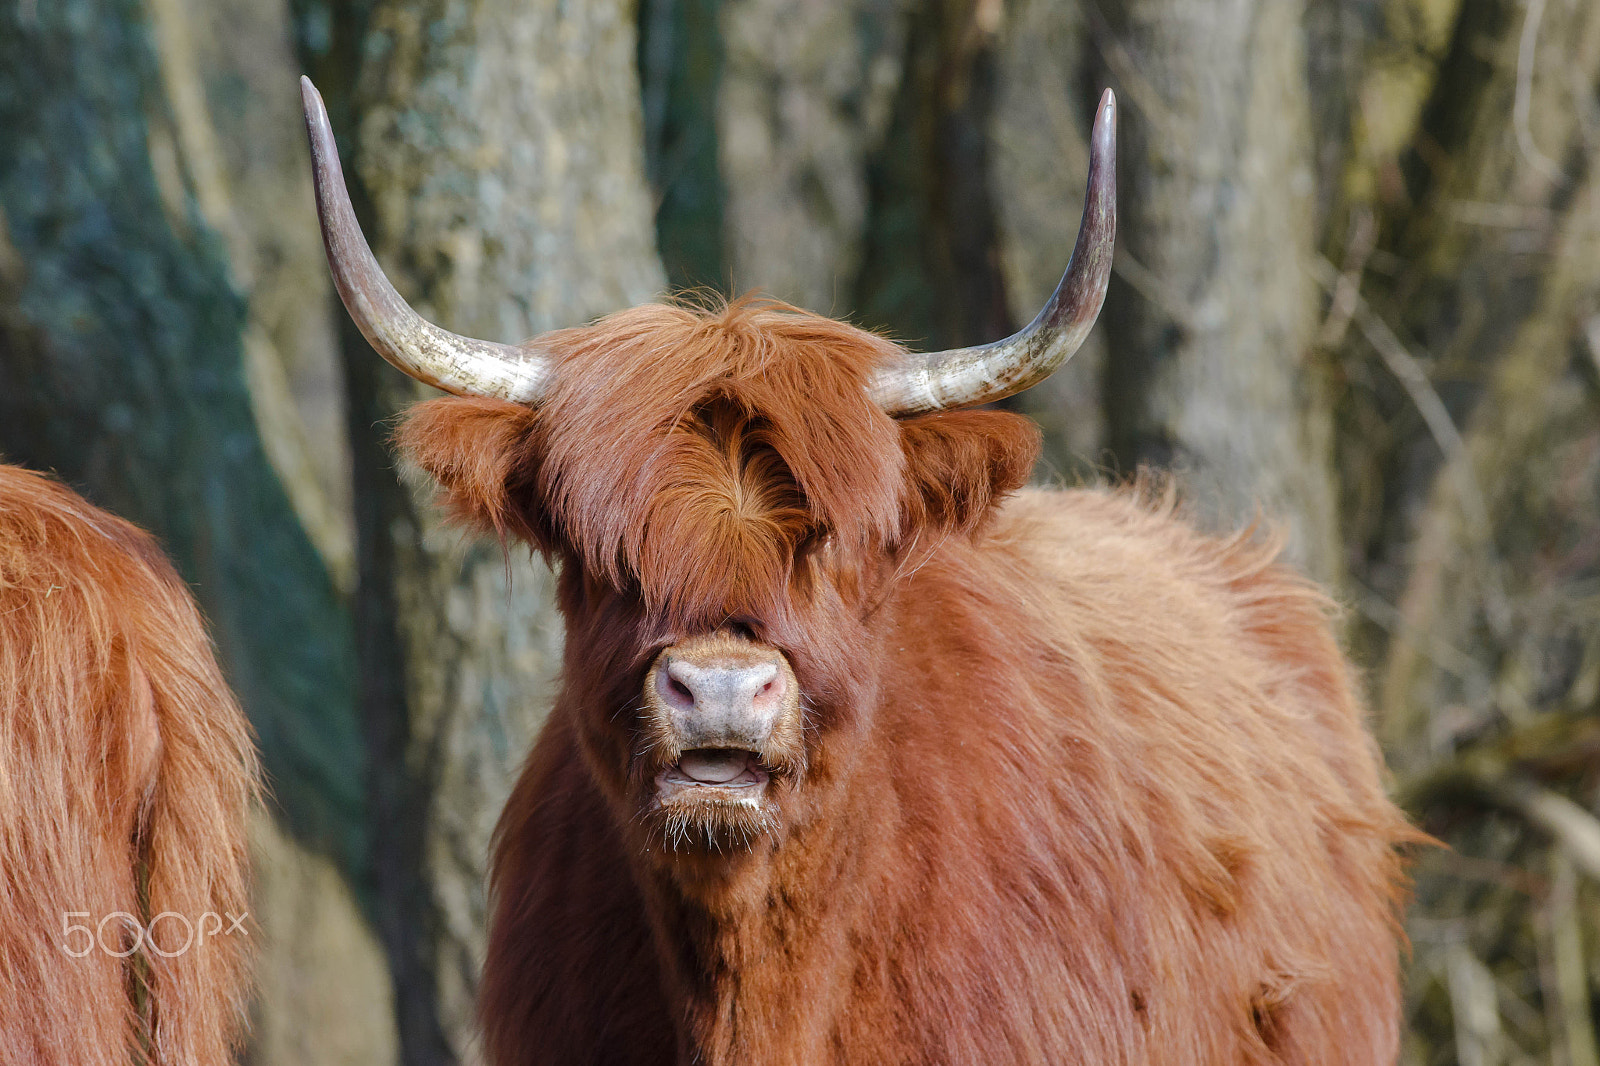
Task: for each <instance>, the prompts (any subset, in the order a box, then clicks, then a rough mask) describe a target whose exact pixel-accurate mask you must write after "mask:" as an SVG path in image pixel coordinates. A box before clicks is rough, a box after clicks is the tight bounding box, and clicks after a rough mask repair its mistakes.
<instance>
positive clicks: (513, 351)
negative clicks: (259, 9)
mask: <svg viewBox="0 0 1600 1066" xmlns="http://www.w3.org/2000/svg"><path fill="white" fill-rule="evenodd" d="M300 97H301V99H302V100H303V101H304V102H305V108H306V134H307V135H308V136H309V137H310V138H311V169H312V173H313V175H314V177H315V179H316V188H317V217H318V218H319V219H320V220H321V222H322V244H323V247H324V248H325V249H326V250H327V252H328V266H329V268H330V269H331V270H332V271H333V284H334V286H335V287H336V288H338V290H339V298H340V299H341V300H343V301H344V306H345V310H347V311H349V312H350V317H351V318H352V319H354V320H355V323H356V325H357V326H358V327H359V328H360V330H361V335H362V336H364V337H366V338H367V342H368V343H369V344H371V345H372V347H373V348H374V349H376V350H377V352H378V354H379V355H381V356H383V357H384V358H385V359H387V360H388V361H389V362H390V363H391V364H392V365H393V366H394V367H395V368H396V369H397V370H401V371H404V372H405V373H407V374H410V375H411V376H412V377H414V378H416V379H417V380H418V381H422V382H425V383H427V384H429V385H432V386H433V387H434V388H438V389H443V390H444V391H445V392H452V393H455V394H456V395H457V396H490V397H493V398H495V399H500V400H511V401H513V402H515V403H522V404H527V405H529V406H536V405H537V404H538V403H539V401H540V400H541V399H542V398H543V397H544V394H545V390H546V388H547V387H548V385H549V382H550V373H551V371H550V358H549V356H548V355H545V354H543V353H540V352H538V351H535V350H530V349H527V348H519V347H517V346H516V345H513V344H496V343H494V342H492V341H480V340H473V339H472V338H471V337H461V336H458V335H456V334H454V333H451V332H450V331H449V330H445V329H440V328H439V327H438V326H435V325H434V324H433V323H432V322H429V321H428V320H427V319H425V318H423V317H422V316H421V315H419V314H417V313H416V312H415V311H413V310H412V309H411V306H410V305H409V304H407V303H406V302H405V301H404V300H403V299H401V298H400V294H399V293H397V292H395V291H394V286H393V285H391V284H389V279H388V278H386V277H384V275H383V268H382V267H380V266H378V260H377V259H376V258H375V257H374V256H373V254H372V249H371V248H369V247H368V246H367V239H366V238H365V237H363V236H362V235H361V227H360V226H359V225H357V224H356V213H355V210H354V209H353V208H351V206H350V193H349V191H348V190H347V189H346V188H345V185H344V170H343V169H342V168H341V167H340V166H339V149H338V147H337V146H336V145H335V144H334V140H333V127H332V125H331V124H329V122H328V109H327V108H326V107H324V106H323V103H322V94H321V93H319V92H317V89H316V86H314V85H312V84H311V79H310V78H307V77H301V79H300Z"/></svg>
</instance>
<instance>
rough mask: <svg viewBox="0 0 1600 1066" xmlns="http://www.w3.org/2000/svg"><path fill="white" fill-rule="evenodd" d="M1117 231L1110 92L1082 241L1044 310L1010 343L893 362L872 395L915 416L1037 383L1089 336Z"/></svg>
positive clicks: (1102, 112)
mask: <svg viewBox="0 0 1600 1066" xmlns="http://www.w3.org/2000/svg"><path fill="white" fill-rule="evenodd" d="M1116 236H1117V100H1116V97H1115V96H1113V95H1112V93H1111V90H1110V89H1107V90H1106V92H1105V95H1104V96H1102V97H1100V108H1099V111H1098V112H1097V113H1096V115H1095V120H1094V132H1093V133H1092V134H1091V135H1090V139H1089V190H1088V192H1087V194H1086V195H1085V197H1084V203H1083V221H1082V222H1081V223H1079V225H1078V243H1077V245H1076V246H1075V247H1074V248H1073V249H1072V259H1071V261H1070V262H1068V263H1067V272H1066V273H1065V274H1063V275H1061V283H1060V284H1059V285H1057V286H1056V291H1055V293H1054V294H1053V295H1052V296H1051V297H1050V302H1049V303H1047V304H1045V305H1044V310H1042V311H1040V312H1039V314H1038V316H1037V317H1036V318H1034V320H1033V321H1032V322H1031V323H1029V324H1028V325H1027V327H1025V328H1024V329H1023V330H1022V331H1021V332H1020V333H1015V334H1013V335H1012V336H1010V337H1007V338H1006V339H1005V340H1001V341H994V342H992V343H990V344H980V345H978V346H977V347H974V348H956V349H953V350H951V351H944V352H932V353H930V354H927V355H913V356H912V357H911V359H910V360H909V361H908V362H907V363H903V364H901V365H899V366H894V367H885V368H884V369H882V370H880V371H879V372H878V374H877V376H876V377H875V378H874V379H873V382H872V385H871V394H872V398H873V399H874V400H876V401H877V402H878V405H879V406H881V407H882V408H883V409H884V410H885V411H887V412H889V413H890V414H891V415H912V414H918V413H920V412H923V411H944V410H949V409H951V408H954V407H971V406H972V405H973V404H980V403H989V402H990V401H992V400H1000V399H1004V398H1005V397H1007V396H1011V395H1013V394H1015V393H1019V392H1021V391H1022V390H1023V389H1026V388H1031V387H1032V386H1034V385H1037V384H1038V383H1039V382H1041V381H1043V380H1044V379H1045V378H1047V377H1049V376H1050V375H1051V374H1053V373H1054V372H1055V371H1056V370H1058V369H1060V367H1061V365H1062V364H1063V363H1065V362H1066V361H1067V360H1068V359H1069V358H1071V357H1072V353H1073V352H1075V351H1077V350H1078V346H1079V345H1080V344H1082V343H1083V339H1084V338H1085V337H1087V336H1088V335H1089V329H1090V327H1092V326H1093V325H1094V320H1095V316H1097V315H1098V314H1099V313H1100V305H1101V304H1103V303H1104V302H1105V299H1106V285H1107V284H1108V283H1109V282H1110V280H1111V252H1112V249H1113V247H1114V246H1115V244H1116Z"/></svg>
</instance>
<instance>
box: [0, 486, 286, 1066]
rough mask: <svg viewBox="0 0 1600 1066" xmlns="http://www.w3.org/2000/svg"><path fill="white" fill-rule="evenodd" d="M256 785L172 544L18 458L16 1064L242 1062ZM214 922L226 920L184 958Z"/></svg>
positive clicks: (14, 513) (4, 584)
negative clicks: (237, 1051) (235, 919)
mask: <svg viewBox="0 0 1600 1066" xmlns="http://www.w3.org/2000/svg"><path fill="white" fill-rule="evenodd" d="M255 781H256V776H255V756H254V751H253V747H252V744H251V739H250V732H249V727H248V725H247V724H246V721H245V719H244V716H243V715H242V714H241V713H240V711H239V708H238V707H237V706H236V705H235V703H234V701H233V698H232V696H231V695H230V694H229V692H228V688H227V686H226V685H225V684H224V682H223V678H222V675H221V672H220V671H219V670H218V669H217V664H216V662H215V660H214V659H213V657H212V649H211V643H210V641H209V639H208V638H207V636H206V632H205V629H204V627H203V625H202V623H201V620H200V616H199V614H198V612H197V611H196V609H195V606H194V603H193V602H192V601H191V599H190V597H189V594H188V590H187V589H186V588H185V587H184V585H183V583H182V581H181V580H180V579H179V578H178V576H177V574H176V573H174V572H173V570H172V567H171V566H170V565H169V564H168V563H167V561H166V560H165V559H164V558H163V557H162V555H161V553H160V552H159V551H158V550H157V549H156V547H155V545H154V544H153V543H152V542H151V541H150V539H149V538H148V537H147V536H145V535H144V534H143V533H141V532H140V531H138V530H137V529H135V528H134V527H133V526H131V525H129V524H128V523H126V522H124V521H122V520H120V519H118V518H115V517H113V516H112V515H109V514H107V513H105V512H104V511H101V510H98V509H96V508H94V507H91V506H90V505H88V504H87V503H85V502H84V501H83V500H81V499H79V498H78V497H77V496H75V495H73V494H72V493H71V492H69V491H68V490H67V489H65V488H63V487H62V486H60V485H58V484H55V483H53V482H51V481H48V480H46V479H45V478H43V477H40V476H38V475H35V474H31V473H28V472H26V471H23V470H19V469H17V468H15V467H6V466H0V1062H4V1063H6V1064H7V1066H129V1064H130V1063H135V1062H149V1063H159V1064H162V1066H166V1064H171V1066H180V1064H181V1066H221V1064H223V1063H226V1062H230V1061H232V1056H233V1052H234V1048H235V1044H236V1040H237V1036H238V1034H239V1033H240V1031H241V1028H242V1022H243V1009H244V996H245V985H246V980H245V974H246V961H247V960H246V956H247V948H246V944H247V940H246V937H245V935H244V934H243V933H242V932H241V931H235V932H234V933H233V934H232V935H230V936H223V935H219V934H221V932H222V931H223V930H224V929H226V928H227V927H228V925H229V924H231V921H230V918H229V917H227V916H228V915H233V916H239V915H243V914H245V912H246V909H247V900H246V884H245V875H246V851H245V814H246V810H247V805H248V804H249V803H250V802H251V801H252V800H253V798H254V796H255V790H256V785H255ZM118 912H121V914H122V915H124V916H126V917H121V916H117V915H118ZM163 913H169V914H171V915H175V916H179V917H167V918H163V919H161V920H160V921H158V922H156V924H155V929H154V930H153V932H151V933H150V934H148V935H146V936H145V937H144V938H143V942H142V944H140V946H138V948H137V949H136V950H132V949H134V946H135V944H136V943H138V942H139V939H140V938H139V936H138V934H137V933H136V932H134V930H133V927H132V924H131V923H132V922H137V923H138V924H139V926H140V927H142V928H149V926H150V925H151V921H152V919H154V918H156V917H157V916H158V915H161V914H163ZM207 914H213V915H217V916H219V917H220V924H219V923H217V922H214V921H212V920H206V921H205V929H206V930H207V932H208V934H209V935H208V936H206V937H205V939H204V940H203V941H200V940H198V939H197V940H196V941H195V942H193V943H191V944H190V945H189V946H188V948H187V950H182V949H183V945H184V943H185V940H186V939H188V934H187V932H186V927H185V923H188V925H189V926H190V927H195V928H197V927H198V926H199V925H200V923H201V922H202V919H204V916H205V915H207ZM180 918H181V920H180ZM68 925H79V926H87V927H88V929H89V930H91V931H92V933H93V936H92V937H91V935H90V934H89V933H84V932H82V931H75V932H70V933H69V932H67V931H66V927H67V926H68ZM244 928H245V929H248V925H246V926H245V927H244ZM123 952H129V953H128V954H127V957H125V958H118V957H116V954H114V953H117V954H120V953H123ZM78 953H82V955H81V957H75V955H77V954H78ZM163 953H165V954H163ZM168 955H170V956H171V957H166V956H168Z"/></svg>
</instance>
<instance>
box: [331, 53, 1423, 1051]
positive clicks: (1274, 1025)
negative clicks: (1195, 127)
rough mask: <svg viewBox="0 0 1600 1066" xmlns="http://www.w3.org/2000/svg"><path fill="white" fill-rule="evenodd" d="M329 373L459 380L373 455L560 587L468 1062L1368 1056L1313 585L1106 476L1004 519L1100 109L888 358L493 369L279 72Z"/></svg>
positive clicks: (1367, 935) (1392, 952) (1382, 1036)
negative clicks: (365, 202) (375, 243)
mask: <svg viewBox="0 0 1600 1066" xmlns="http://www.w3.org/2000/svg"><path fill="white" fill-rule="evenodd" d="M305 95H306V105H307V120H308V126H309V128H310V131H311V135H312V143H313V152H314V156H315V165H316V168H317V184H318V197H319V205H320V209H321V212H322V219H323V227H324V235H325V238H326V240H327V243H328V248H329V259H330V262H331V264H332V267H333V271H334V275H335V279H336V281H337V283H338V286H339V289H340V292H341V294H342V295H343V296H344V299H345V302H346V306H347V307H348V308H349V309H350V311H351V313H352V315H353V317H354V318H355V319H356V321H357V323H358V324H359V325H360V326H361V328H362V330H363V332H364V333H365V334H366V335H367V337H368V339H369V340H371V341H372V343H373V345H374V346H375V347H376V348H377V349H378V350H379V351H380V352H381V353H382V354H384V355H385V356H386V357H387V358H388V359H390V361H391V362H394V363H395V364H396V365H397V366H399V367H401V368H402V369H404V370H406V371H407V372H408V373H411V374H413V375H414V376H417V377H419V378H421V379H423V380H425V381H429V382H431V383H433V384H436V385H438V386H440V387H442V388H444V389H447V390H449V391H452V392H456V393H458V394H462V395H464V396H476V397H477V398H465V399H445V400H437V401H432V402H429V403H426V404H423V405H421V406H420V407H418V408H416V409H415V410H414V411H413V412H412V413H411V415H410V419H409V421H408V423H407V424H406V426H405V428H404V430H403V431H402V442H403V445H404V447H405V448H406V450H407V451H409V453H410V454H411V455H412V456H413V457H414V458H415V459H416V460H417V461H418V462H419V463H420V464H421V465H422V466H423V467H424V468H426V469H427V470H428V471H430V472H431V473H432V474H433V475H434V477H435V478H437V479H438V482H439V483H440V485H441V486H442V487H443V496H444V499H445V501H446V502H447V503H448V505H449V506H450V507H451V508H452V509H453V510H454V511H455V513H456V514H457V515H459V516H460V517H461V518H462V519H463V520H464V521H466V522H467V523H469V524H471V525H473V526H476V527H478V528H481V529H485V530H489V531H492V532H494V533H497V534H499V535H500V536H501V537H518V538H521V539H523V540H525V541H526V542H528V543H529V544H532V545H533V546H535V547H536V548H538V549H539V550H540V551H542V552H543V553H545V555H546V556H547V557H549V558H550V559H552V560H553V561H556V562H557V563H559V565H560V569H561V576H560V606H561V610H562V612H563V614H564V616H565V620H566V625H567V652H566V670H565V683H564V687H563V689H562V692H561V695H560V697H559V699H558V701H557V703H556V706H555V708H554V710H553V711H552V712H551V715H550V719H549V723H548V725H547V726H546V727H545V730H544V733H543V735H542V736H541V737H540V739H539V742H538V744H537V745H536V746H535V748H534V751H533V753H532V755H531V756H530V758H529V761H528V764H527V768H526V769H525V771H524V773H523V775H522V778H521V780H520V781H519V783H518V785H517V787H516V790H515V792H514V794H513V795H512V797H511V800H510V802H509V804H508V805H507V807H506V810H505V813H504V815H503V816H502V819H501V822H500V827H499V835H498V843H497V847H496V851H495V856H494V868H493V889H494V899H495V901H494V910H493V919H492V924H491V927H490V931H489V954H488V962H487V969H486V972H485V974H484V983H483V990H482V999H481V1017H482V1022H483V1025H484V1028H485V1031H486V1047H487V1051H488V1056H489V1059H490V1061H492V1062H493V1063H496V1064H497V1066H512V1064H523V1063H552V1064H556V1063H559V1064H564V1066H572V1064H578V1063H605V1064H615V1063H641V1064H642V1063H669V1062H674V1061H676V1062H678V1063H682V1064H689V1063H696V1064H700V1063H706V1064H730V1066H731V1064H760V1063H823V1062H829V1063H857V1064H879V1063H975V1064H978V1063H982V1064H991V1063H1003V1062H1015V1063H1073V1064H1110V1063H1128V1064H1131V1063H1151V1064H1159V1066H1181V1064H1202V1063H1205V1064H1228V1066H1238V1064H1241V1063H1261V1064H1265V1063H1299V1064H1310V1063H1317V1064H1322V1066H1327V1064H1333V1063H1350V1064H1355V1063H1361V1064H1364V1066H1371V1064H1374V1063H1385V1062H1390V1061H1392V1060H1393V1059H1394V1057H1395V1053H1396V1044H1397V989H1396V967H1397V944H1398V930H1397V925H1396V905H1397V898H1398V896H1399V895H1400V892H1401V872H1400V864H1399V861H1398V859H1397V856H1396V852H1395V845H1396V843H1397V842H1401V841H1404V840H1406V839H1407V838H1408V837H1409V836H1410V832H1409V830H1408V829H1407V827H1406V825H1405V823H1404V821H1403V820H1402V819H1401V817H1400V815H1399V814H1398V813H1397V811H1396V810H1395V808H1394V807H1393V806H1391V805H1390V803H1389V802H1388V800H1387V799H1385V797H1384V793H1383V790H1382V788H1381V787H1380V783H1379V762H1378V758H1377V755H1376V753H1375V749H1374V747H1373V744H1372V741H1371V740H1370V738H1369V737H1368V735H1367V733H1366V732H1365V731H1364V728H1363V725H1362V710H1361V705H1360V702H1359V700H1358V698H1357V695H1356V692H1355V688H1354V684H1353V680H1352V677H1351V671H1350V669H1349V667H1348V666H1347V664H1346V663H1345V661H1344V659H1343V657H1342V656H1341V654H1340V652H1339V648H1338V645H1337V643H1336V641H1335V639H1334V636H1333V632H1332V630H1331V627H1330V624H1329V615H1330V613H1331V609H1330V606H1329V603H1328V601H1327V600H1326V599H1325V598H1324V597H1323V596H1322V595H1321V594H1320V593H1319V592H1318V591H1317V590H1316V589H1315V588H1313V587H1311V586H1310V585H1309V584H1307V583H1306V582H1305V581H1303V580H1301V579H1299V578H1297V577H1295V576H1294V575H1293V574H1292V573H1290V572H1289V571H1288V570H1287V569H1285V568H1284V567H1283V566H1282V565H1281V564H1279V563H1277V562H1276V561H1275V557H1276V555H1277V549H1276V546H1275V545H1273V544H1270V543H1262V542H1261V541H1260V540H1259V539H1256V538H1252V537H1250V536H1248V535H1241V536H1238V537H1234V538H1231V539H1225V540H1218V539H1213V538H1211V537H1207V536H1204V535H1202V534H1200V533H1198V532H1196V531H1195V530H1193V529H1191V528H1190V527H1189V526H1188V525H1186V524H1185V523H1184V522H1182V521H1181V520H1179V519H1178V518H1177V517H1175V515H1174V513H1173V508H1172V505H1171V503H1170V501H1169V500H1167V499H1165V498H1160V499H1150V498H1147V497H1148V494H1146V495H1141V494H1140V493H1139V492H1137V491H1123V492H1105V491H1080V492H1042V491H1026V492H1020V491H1019V490H1020V489H1021V486H1022V485H1023V483H1024V482H1025V481H1026V479H1027V477H1028V474H1029V471H1030V469H1031V468H1032V466H1033V462H1034V458H1035V455H1036V453H1037V447H1038V431H1037V430H1036V429H1035V428H1034V427H1033V426H1032V425H1031V424H1030V423H1029V422H1027V421H1026V420H1024V419H1022V418H1020V417H1018V416H1016V415H1012V414H1007V413H1004V412H1000V411H992V410H990V411H971V410H956V409H955V408H960V407H964V406H969V405H972V404H977V403H981V402H984V401H987V400H991V399H995V398H998V397H1000V396H1004V395H1008V394H1010V393H1012V392H1015V391H1017V390H1018V389H1021V388H1026V387H1027V386H1028V385H1029V384H1032V383H1033V382H1035V381H1037V380H1039V379H1040V378H1042V377H1043V376H1044V375H1045V374H1048V373H1049V372H1050V371H1051V370H1052V369H1054V368H1055V367H1056V366H1058V365H1059V364H1060V363H1061V361H1062V360H1064V359H1065V358H1066V357H1067V356H1068V355H1070V354H1071V351H1072V349H1073V348H1075V347H1076V346H1077V344H1078V342H1079V341H1080V340H1081V339H1082V336H1083V334H1084V333H1085V332H1086V331H1087V330H1088V328H1089V325H1090V323H1091V322H1092V321H1093V318H1094V315H1095V313H1096V312H1097V311H1098V308H1099V305H1100V302H1101V299H1102V298H1103V295H1104V291H1105V283H1106V278H1107V273H1108V269H1109V264H1110V256H1111V245H1112V233H1113V229H1114V225H1115V222H1114V217H1115V215H1114V175H1113V161H1112V160H1113V153H1114V140H1113V137H1114V134H1113V129H1114V126H1113V117H1114V115H1113V102H1112V100H1111V98H1110V95H1109V94H1107V96H1106V98H1105V100H1104V101H1103V102H1102V104H1101V107H1100V109H1099V113H1098V118H1097V121H1096V126H1095V132H1094V136H1093V140H1092V144H1093V158H1092V161H1091V168H1090V181H1089V193H1088V201H1087V207H1086V209H1085V217H1084V225H1083V228H1082V230H1081V232H1080V236H1079V240H1078V246H1077V248H1076V250H1075V251H1074V254H1073V259H1072V263H1071V265H1069V267H1068V269H1067V274H1066V276H1065V277H1064V278H1063V280H1062V284H1061V288H1060V289H1059V290H1058V291H1057V293H1056V295H1055V296H1054V297H1053V298H1052V299H1051V302H1050V303H1049V305H1047V307H1046V308H1045V310H1044V311H1043V312H1041V313H1040V316H1039V318H1038V319H1037V320H1035V322H1034V323H1033V324H1032V325H1031V326H1029V327H1028V328H1027V329H1026V330H1024V331H1023V332H1022V333H1020V334H1018V335H1017V336H1016V337H1013V338H1010V339H1008V340H1005V341H1001V342H998V343H996V344H993V345H988V346H984V347H981V348H974V349H963V350H960V351H955V352H943V353H938V354H936V355H923V356H913V355H911V354H909V353H907V352H906V351H904V350H903V349H901V348H899V347H897V346H895V345H893V344H891V343H889V342H888V341H886V340H884V339H882V338H880V337H877V336H874V335H872V334H869V333H865V332H862V331H861V330H858V329H855V328H853V327H851V326H848V325H844V324H842V323H839V322H834V321H829V320H826V319H822V318H818V317H816V316H814V315H809V314H805V313H803V312H800V311H797V310H795V309H793V308H789V307H784V306H781V305H775V304H768V303H761V302H757V301H751V300H743V301H739V302H736V303H734V304H732V305H730V306H726V307H722V308H718V309H713V310H692V309H687V308H683V307H675V306H651V307H641V308H636V309H634V310H631V311H624V312H621V313H619V314H615V315H612V316H610V317H608V318H606V319H603V320H601V321H600V322H598V323H596V324H594V325H592V326H588V327H585V328H580V329H570V330H563V331H560V332H557V333H553V334H549V335H546V336H543V337H540V338H539V339H538V340H536V341H534V342H531V343H530V344H529V345H527V346H524V347H508V346H503V345H496V344H489V343H486V342H483V341H474V340H469V339H467V338H462V337H457V336H455V335H453V334H449V333H446V332H445V331H443V330H441V329H439V328H438V327H436V326H433V325H430V324H429V323H427V322H424V321H423V320H421V319H420V318H419V317H417V316H416V315H415V314H414V313H413V312H412V311H411V310H410V309H409V308H408V307H406V305H405V304H404V303H403V302H402V301H401V300H400V298H399V297H398V296H397V295H395V293H394V290H393V289H392V288H390V287H389V285H388V283H387V282H386V281H385V280H384V279H383V276H382V273H381V271H380V270H379V268H378V266H377V264H376V262H375V261H374V260H373V258H372V256H371V253H370V252H369V251H368V250H367V247H366V244H365V242H364V240H363V239H362V237H361V235H360V232H359V230H358V229H357V228H356V225H355V219H354V216H353V214H352V213H351V212H350V209H349V203H348V199H347V198H346V196H345V193H344V188H343V183H342V178H341V177H340V173H339V168H338V159H337V156H336V155H335V152H334V148H333V140H332V135H331V132H330V131H329V129H328V124H327V117H326V115H325V113H324V112H323V110H322V107H321V103H320V101H319V100H318V98H317V97H316V93H315V90H313V89H311V88H310V87H309V83H308V84H307V85H306V89H305Z"/></svg>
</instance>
